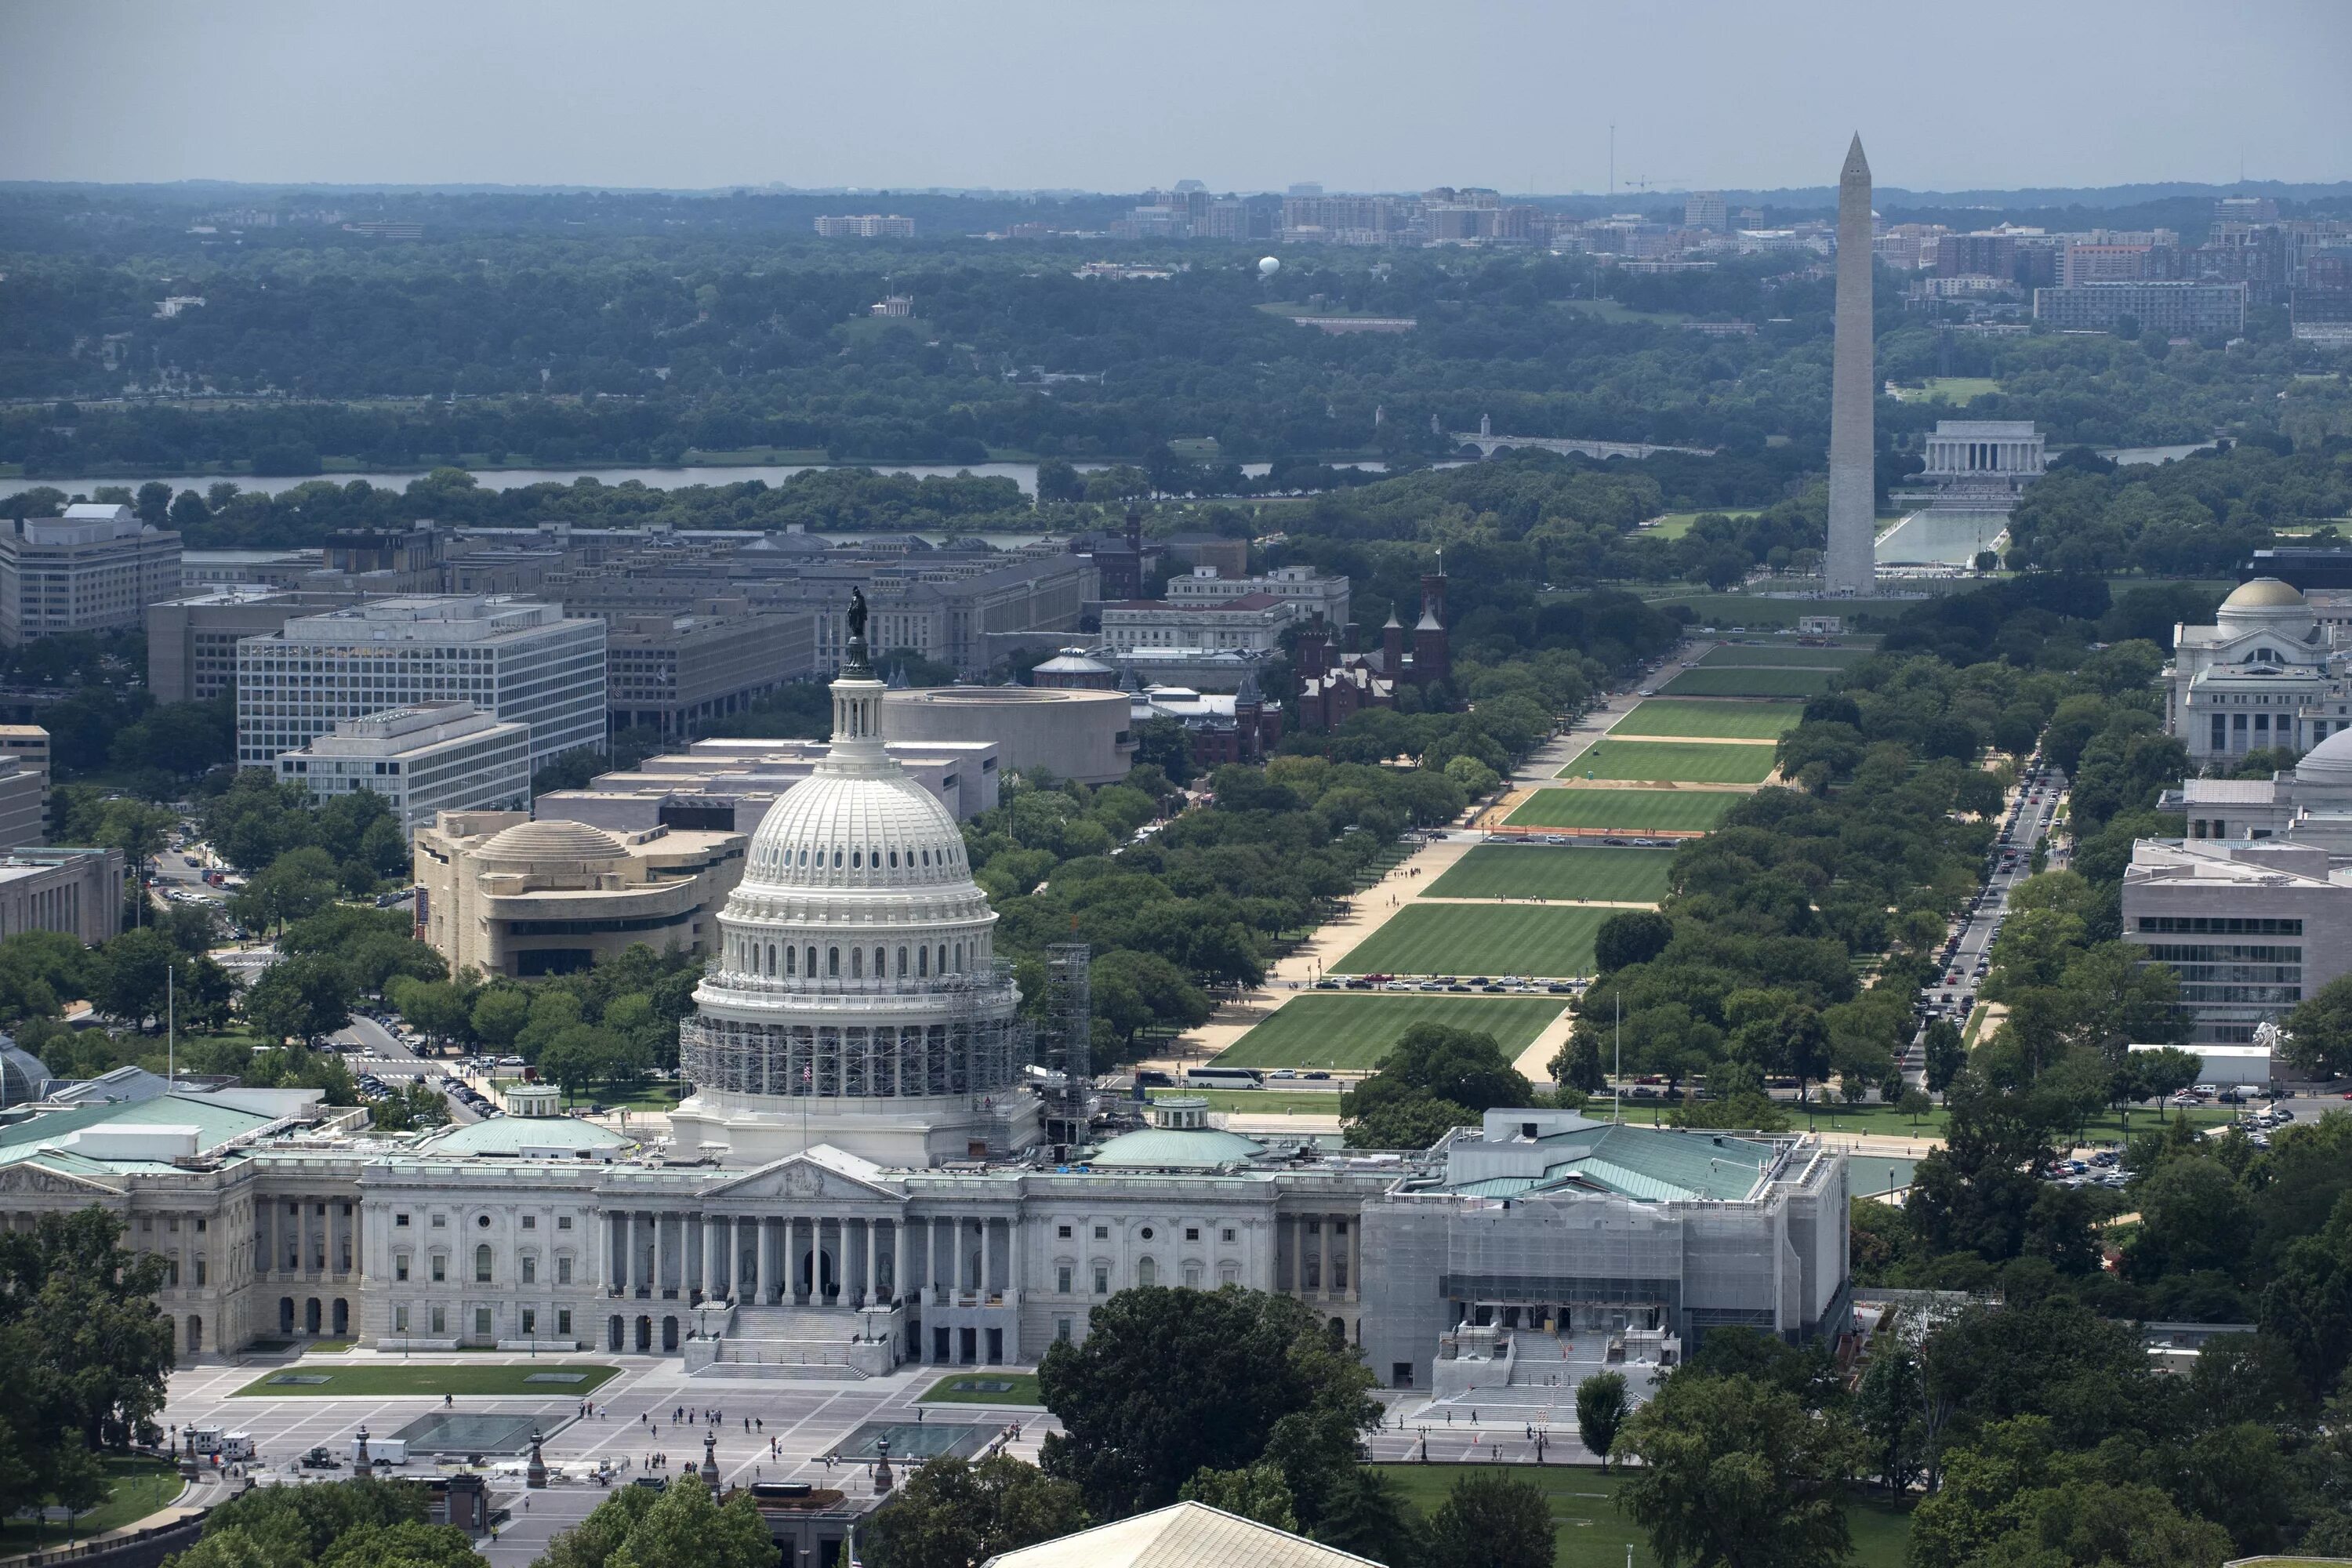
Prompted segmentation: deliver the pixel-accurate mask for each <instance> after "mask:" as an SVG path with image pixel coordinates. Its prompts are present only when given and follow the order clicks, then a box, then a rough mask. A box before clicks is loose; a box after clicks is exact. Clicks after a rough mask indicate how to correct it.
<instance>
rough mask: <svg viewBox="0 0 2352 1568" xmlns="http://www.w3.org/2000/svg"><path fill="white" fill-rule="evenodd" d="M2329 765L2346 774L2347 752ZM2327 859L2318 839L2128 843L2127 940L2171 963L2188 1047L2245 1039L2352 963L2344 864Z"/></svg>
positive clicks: (2351, 875)
mask: <svg viewBox="0 0 2352 1568" xmlns="http://www.w3.org/2000/svg"><path fill="white" fill-rule="evenodd" d="M2348 746H2352V743H2348ZM2324 749H2325V748H2323V750H2324ZM2317 754H2318V753H2316V752H2315V753H2314V755H2317ZM2334 765H2335V766H2336V768H2338V769H2340V770H2341V771H2342V772H2343V773H2344V774H2346V775H2347V777H2352V758H2346V759H2342V760H2340V761H2334ZM2334 862H2335V857H2333V856H2331V854H2330V853H2329V851H2328V849H2327V847H2326V846H2325V845H2322V844H2305V843H2298V842H2294V841H2293V840H2287V839H2261V840H2248V839H2223V840H2218V841H2217V840H2213V839H2205V840H2201V841H2200V840H2197V839H2186V840H2183V839H2155V838H2143V839H2141V840H2139V841H2138V842H2137V843H2136V844H2134V845H2133V846H2132V858H2131V864H2130V866H2129V867H2127V868H2126V869H2125V871H2124V885H2123V920H2124V938H2125V940H2126V941H2127V942H2137V943H2138V944H2140V945H2141V946H2142V947H2144V948H2145V949H2146V950H2147V959H2146V962H2147V963H2164V964H2168V965H2170V966H2171V968H2172V971H2173V973H2174V974H2175V976H2176V977H2177V978H2178V979H2179V983H2180V995H2179V1004H2178V1006H2179V1012H2180V1014H2181V1015H2182V1016H2183V1018H2184V1020H2185V1021H2186V1022H2187V1023H2188V1025H2189V1039H2190V1041H2191V1043H2192V1044H2193V1045H2206V1044H2211V1045H2252V1044H2253V1043H2254V1040H2255V1034H2256V1031H2257V1030H2259V1029H2261V1028H2262V1027H2263V1025H2265V1024H2273V1023H2275V1022H2276V1021H2277V1020H2278V1019H2279V1018H2280V1017H2281V1016H2284V1014H2286V1013H2288V1012H2290V1011H2292V1010H2293V1009H2294V1007H2295V1005H2297V1004H2299V1003H2300V1002H2302V1001H2303V1000H2304V999H2305V997H2307V996H2309V995H2311V994H2313V993H2315V992H2316V991H2317V990H2318V989H2319V988H2320V987H2321V986H2323V985H2326V984H2327V983H2328V982H2329V981H2331V980H2334V979H2335V978H2336V977H2337V976H2338V975H2340V974H2342V973H2345V972H2346V970H2347V967H2352V868H2337V867H2336V865H2335V863H2334Z"/></svg>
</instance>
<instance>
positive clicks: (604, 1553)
mask: <svg viewBox="0 0 2352 1568" xmlns="http://www.w3.org/2000/svg"><path fill="white" fill-rule="evenodd" d="M920 1473H921V1472H919V1471H918V1472H917V1474H920ZM913 1484H914V1481H913V1478H912V1477H909V1478H908V1486H909V1487H910V1488H911V1487H912V1486H913ZM658 1500H659V1496H658V1494H656V1493H655V1492H651V1491H648V1490H646V1489H645V1488H643V1487H623V1488H621V1489H619V1490H617V1491H615V1492H614V1493H613V1494H612V1495H611V1496H609V1497H607V1498H605V1499H604V1500H603V1501H602V1502H600V1503H598V1504H597V1505H596V1506H595V1507H594V1508H593V1509H591V1510H589V1511H588V1517H587V1518H585V1519H583V1520H582V1521H580V1522H579V1523H578V1524H575V1525H573V1526H572V1528H571V1529H569V1530H564V1531H557V1532H556V1533H555V1534H554V1535H553V1536H552V1537H551V1538H550V1539H549V1541H548V1542H547V1553H546V1555H545V1556H543V1557H541V1559H540V1568H604V1564H605V1563H608V1562H609V1561H611V1559H612V1556H613V1553H614V1552H617V1551H618V1550H620V1545H621V1542H624V1541H625V1540H627V1539H628V1537H629V1531H632V1530H635V1528H636V1527H637V1522H638V1521H640V1520H642V1519H644V1518H645V1517H646V1514H648V1513H650V1512H652V1511H653V1506H654V1504H655V1503H656V1502H657V1501H658Z"/></svg>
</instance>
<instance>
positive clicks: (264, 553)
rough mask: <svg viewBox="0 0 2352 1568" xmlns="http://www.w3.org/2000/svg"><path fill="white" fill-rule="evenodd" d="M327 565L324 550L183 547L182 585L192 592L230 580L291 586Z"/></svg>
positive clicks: (279, 586) (226, 585)
mask: <svg viewBox="0 0 2352 1568" xmlns="http://www.w3.org/2000/svg"><path fill="white" fill-rule="evenodd" d="M326 569H327V552H325V551H323V550H183V551H181V552H180V588H181V591H182V592H184V593H189V594H194V593H198V592H201V591H204V590H207V589H212V588H225V587H228V586H230V585H231V584H244V585H247V586H253V587H262V588H291V587H294V586H296V585H298V584H300V583H301V581H302V580H303V579H304V578H305V577H308V576H310V574H312V573H314V572H323V571H325V570H326Z"/></svg>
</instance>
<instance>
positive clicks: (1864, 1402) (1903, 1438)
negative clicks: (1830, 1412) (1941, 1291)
mask: <svg viewBox="0 0 2352 1568" xmlns="http://www.w3.org/2000/svg"><path fill="white" fill-rule="evenodd" d="M1880 1342H1881V1343H1882V1344H1883V1345H1885V1348H1884V1349H1882V1350H1880V1351H1878V1352H1876V1353H1874V1355H1873V1356H1872V1357H1871V1358H1870V1365H1869V1367H1868V1368H1867V1369H1866V1370H1865V1371H1864V1373H1863V1374H1862V1386H1861V1388H1860V1389H1859V1390H1858V1391H1857V1396H1856V1398H1855V1400H1854V1406H1853V1415H1854V1421H1855V1424H1856V1425H1857V1426H1860V1427H1861V1428H1862V1435H1863V1436H1864V1438H1865V1439H1866V1440H1867V1441H1868V1443H1869V1450H1870V1468H1872V1469H1873V1470H1874V1471H1875V1472H1876V1473H1877V1476H1878V1479H1879V1483H1880V1484H1881V1485H1882V1486H1884V1487H1885V1488H1886V1489H1887V1490H1888V1491H1890V1492H1895V1493H1897V1494H1900V1493H1902V1492H1905V1491H1907V1490H1909V1489H1910V1487H1911V1483H1912V1482H1913V1481H1915V1480H1916V1479H1918V1477H1919V1473H1920V1472H1921V1471H1922V1470H1923V1469H1925V1468H1927V1431H1926V1426H1925V1423H1924V1421H1923V1420H1922V1418H1921V1415H1920V1410H1921V1398H1922V1394H1924V1389H1923V1387H1922V1385H1921V1383H1920V1379H1919V1358H1918V1357H1917V1356H1916V1355H1914V1354H1912V1353H1911V1350H1910V1347H1908V1346H1907V1345H1905V1344H1902V1343H1901V1342H1898V1341H1896V1340H1895V1336H1893V1335H1881V1336H1880Z"/></svg>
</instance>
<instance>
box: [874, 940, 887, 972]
mask: <svg viewBox="0 0 2352 1568" xmlns="http://www.w3.org/2000/svg"><path fill="white" fill-rule="evenodd" d="M889 975H890V950H889V949H888V948H887V947H877V948H876V949H875V950H874V978H875V979H877V980H887V979H888V978H889Z"/></svg>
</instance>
